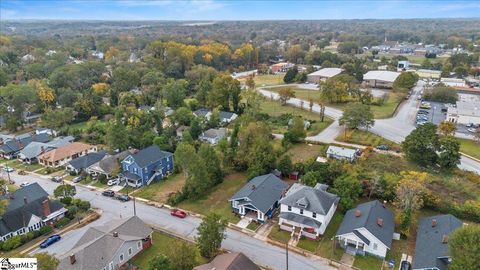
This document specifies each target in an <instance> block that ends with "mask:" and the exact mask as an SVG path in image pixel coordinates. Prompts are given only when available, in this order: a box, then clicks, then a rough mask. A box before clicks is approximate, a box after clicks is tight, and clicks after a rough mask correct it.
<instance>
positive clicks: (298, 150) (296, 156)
mask: <svg viewBox="0 0 480 270" xmlns="http://www.w3.org/2000/svg"><path fill="white" fill-rule="evenodd" d="M327 148H328V145H326V144H320V145H317V144H306V143H297V144H294V145H292V146H291V147H290V148H289V149H288V150H287V152H286V153H285V155H288V156H289V157H290V158H291V159H292V162H293V163H298V162H304V161H306V160H308V159H311V158H317V157H318V156H325V152H326V151H327Z"/></svg>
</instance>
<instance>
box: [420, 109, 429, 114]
mask: <svg viewBox="0 0 480 270" xmlns="http://www.w3.org/2000/svg"><path fill="white" fill-rule="evenodd" d="M418 114H430V112H429V111H426V110H418Z"/></svg>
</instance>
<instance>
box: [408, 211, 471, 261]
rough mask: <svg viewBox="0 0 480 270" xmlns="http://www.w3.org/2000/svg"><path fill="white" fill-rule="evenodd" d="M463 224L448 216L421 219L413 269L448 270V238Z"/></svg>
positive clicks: (449, 259) (449, 258)
mask: <svg viewBox="0 0 480 270" xmlns="http://www.w3.org/2000/svg"><path fill="white" fill-rule="evenodd" d="M462 225H463V222H462V221H461V220H459V219H458V218H456V217H454V216H452V215H450V214H448V215H438V216H433V217H425V218H421V219H420V221H419V222H418V229H417V241H416V244H415V257H414V259H413V269H417V270H426V269H436V270H446V269H447V268H448V265H449V263H450V262H451V257H450V252H449V251H448V238H449V237H450V234H451V233H453V232H454V231H455V230H457V229H459V228H460V227H462Z"/></svg>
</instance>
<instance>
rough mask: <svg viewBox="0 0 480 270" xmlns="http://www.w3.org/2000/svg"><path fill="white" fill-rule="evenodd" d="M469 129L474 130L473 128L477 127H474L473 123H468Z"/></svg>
mask: <svg viewBox="0 0 480 270" xmlns="http://www.w3.org/2000/svg"><path fill="white" fill-rule="evenodd" d="M467 127H468V128H472V127H475V125H474V124H473V123H468V124H467Z"/></svg>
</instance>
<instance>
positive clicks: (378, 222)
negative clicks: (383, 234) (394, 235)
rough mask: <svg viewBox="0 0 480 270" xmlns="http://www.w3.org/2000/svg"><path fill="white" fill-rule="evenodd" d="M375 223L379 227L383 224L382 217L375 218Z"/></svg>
mask: <svg viewBox="0 0 480 270" xmlns="http://www.w3.org/2000/svg"><path fill="white" fill-rule="evenodd" d="M377 225H378V226H380V227H382V226H383V218H377Z"/></svg>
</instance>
